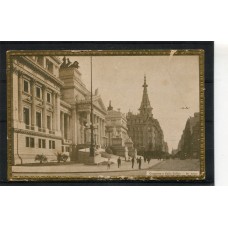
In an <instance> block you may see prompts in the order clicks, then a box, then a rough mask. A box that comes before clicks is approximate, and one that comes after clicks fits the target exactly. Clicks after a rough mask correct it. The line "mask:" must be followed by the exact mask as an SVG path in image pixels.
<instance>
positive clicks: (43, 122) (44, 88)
mask: <svg viewBox="0 0 228 228" xmlns="http://www.w3.org/2000/svg"><path fill="white" fill-rule="evenodd" d="M42 93H43V113H42V114H43V115H42V127H43V129H44V130H45V131H46V128H47V111H46V110H47V93H46V86H43V87H42Z"/></svg>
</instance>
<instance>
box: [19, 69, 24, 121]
mask: <svg viewBox="0 0 228 228" xmlns="http://www.w3.org/2000/svg"><path fill="white" fill-rule="evenodd" d="M18 77H19V83H18V116H19V121H20V122H22V121H23V105H22V90H23V77H22V73H20V72H18Z"/></svg>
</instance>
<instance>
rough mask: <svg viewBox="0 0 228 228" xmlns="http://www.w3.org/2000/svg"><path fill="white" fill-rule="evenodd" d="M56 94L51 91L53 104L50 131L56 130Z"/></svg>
mask: <svg viewBox="0 0 228 228" xmlns="http://www.w3.org/2000/svg"><path fill="white" fill-rule="evenodd" d="M55 96H56V94H55V93H53V95H52V104H53V114H52V131H55V130H56V99H55Z"/></svg>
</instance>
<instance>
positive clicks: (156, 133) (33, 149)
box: [7, 49, 205, 181]
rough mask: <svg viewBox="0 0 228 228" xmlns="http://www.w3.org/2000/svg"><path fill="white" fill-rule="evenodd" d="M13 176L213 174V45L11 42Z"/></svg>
mask: <svg viewBox="0 0 228 228" xmlns="http://www.w3.org/2000/svg"><path fill="white" fill-rule="evenodd" d="M7 99H8V100H7V102H8V114H7V118H8V120H7V124H8V125H7V129H8V142H10V143H9V144H8V179H9V180H11V181H12V180H69V181H70V180H88V179H90V180H91V179H92V180H123V179H124V180H126V181H127V180H151V181H153V180H203V179H204V178H205V126H204V125H205V113H204V112H205V110H204V106H205V101H204V50H198V49H195V50H194V49H191V50H132V51H126V50H123V51H121V50H119V51H117V50H110V51H102V50H97V51H94V50H93V51H89V50H88V51H87V50H84V51H78V50H72V51H60V50H56V51H32V50H31V51H8V52H7Z"/></svg>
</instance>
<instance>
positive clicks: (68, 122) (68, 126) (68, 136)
mask: <svg viewBox="0 0 228 228" xmlns="http://www.w3.org/2000/svg"><path fill="white" fill-rule="evenodd" d="M66 119H67V124H66V126H67V129H66V130H67V139H70V116H69V115H68V114H67V118H66Z"/></svg>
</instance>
